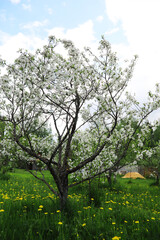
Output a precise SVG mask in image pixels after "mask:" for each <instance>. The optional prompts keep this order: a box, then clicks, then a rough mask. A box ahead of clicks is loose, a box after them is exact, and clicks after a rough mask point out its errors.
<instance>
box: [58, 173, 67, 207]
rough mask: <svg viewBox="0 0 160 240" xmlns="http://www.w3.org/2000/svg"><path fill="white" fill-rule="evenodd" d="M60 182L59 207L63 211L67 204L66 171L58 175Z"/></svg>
mask: <svg viewBox="0 0 160 240" xmlns="http://www.w3.org/2000/svg"><path fill="white" fill-rule="evenodd" d="M60 179H61V183H60V195H59V196H60V208H61V211H63V210H64V209H65V208H66V205H67V198H68V175H67V174H66V173H64V174H62V175H61V176H60Z"/></svg>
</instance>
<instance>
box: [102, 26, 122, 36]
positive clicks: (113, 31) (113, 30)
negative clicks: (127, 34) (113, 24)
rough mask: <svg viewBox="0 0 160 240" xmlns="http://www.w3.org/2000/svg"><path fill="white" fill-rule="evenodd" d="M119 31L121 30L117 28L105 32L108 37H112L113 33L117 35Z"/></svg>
mask: <svg viewBox="0 0 160 240" xmlns="http://www.w3.org/2000/svg"><path fill="white" fill-rule="evenodd" d="M118 31H119V28H118V27H117V28H113V29H112V30H110V31H107V32H105V34H106V35H112V34H113V33H116V32H118Z"/></svg>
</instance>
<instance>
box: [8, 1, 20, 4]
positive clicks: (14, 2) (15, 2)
mask: <svg viewBox="0 0 160 240" xmlns="http://www.w3.org/2000/svg"><path fill="white" fill-rule="evenodd" d="M10 2H11V3H13V4H18V3H20V2H21V0H10Z"/></svg>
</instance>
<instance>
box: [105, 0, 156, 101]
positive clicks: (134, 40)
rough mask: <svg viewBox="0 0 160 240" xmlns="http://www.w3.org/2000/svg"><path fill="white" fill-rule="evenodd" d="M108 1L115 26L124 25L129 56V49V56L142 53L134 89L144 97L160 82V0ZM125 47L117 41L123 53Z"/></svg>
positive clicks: (109, 13)
mask: <svg viewBox="0 0 160 240" xmlns="http://www.w3.org/2000/svg"><path fill="white" fill-rule="evenodd" d="M105 2H106V12H107V15H108V17H109V18H110V20H111V21H112V22H113V23H114V25H115V27H116V26H118V27H119V26H121V27H122V30H123V32H124V35H125V37H126V39H127V41H128V44H127V45H126V46H125V47H124V48H125V49H126V51H125V54H124V55H125V58H126V57H127V51H128V53H129V55H128V56H130V54H131V53H133V54H138V55H139V60H138V62H137V65H136V68H135V71H134V75H133V80H132V82H131V84H130V89H131V90H132V91H134V92H136V95H137V97H138V98H139V99H140V100H143V99H145V96H146V94H147V92H148V91H149V90H153V89H154V85H155V83H156V82H160V75H159V56H160V47H159V43H160V28H159V22H160V14H159V9H160V1H159V0H141V1H140V0H130V1H128V0H105ZM115 6H116V7H115ZM114 47H115V46H114ZM122 49H123V48H122V46H119V45H117V52H121V54H123V52H122ZM127 49H128V50H127Z"/></svg>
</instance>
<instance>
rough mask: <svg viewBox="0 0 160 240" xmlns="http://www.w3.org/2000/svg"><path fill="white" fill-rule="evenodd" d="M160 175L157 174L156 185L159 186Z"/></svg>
mask: <svg viewBox="0 0 160 240" xmlns="http://www.w3.org/2000/svg"><path fill="white" fill-rule="evenodd" d="M159 175H160V174H159V173H157V178H156V185H159Z"/></svg>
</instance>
